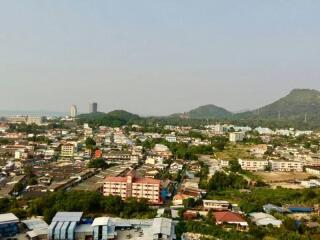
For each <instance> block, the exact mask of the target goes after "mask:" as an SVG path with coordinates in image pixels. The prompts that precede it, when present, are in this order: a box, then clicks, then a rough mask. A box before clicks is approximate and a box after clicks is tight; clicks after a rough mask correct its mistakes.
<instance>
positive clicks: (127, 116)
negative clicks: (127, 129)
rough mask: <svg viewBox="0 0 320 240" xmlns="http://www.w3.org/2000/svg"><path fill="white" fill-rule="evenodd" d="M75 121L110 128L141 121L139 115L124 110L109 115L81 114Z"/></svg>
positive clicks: (99, 113)
mask: <svg viewBox="0 0 320 240" xmlns="http://www.w3.org/2000/svg"><path fill="white" fill-rule="evenodd" d="M77 119H78V121H79V122H80V123H90V124H95V125H105V126H110V127H120V126H123V125H127V124H132V123H134V122H137V121H139V120H141V118H140V116H139V115H136V114H133V113H130V112H127V111H124V110H114V111H111V112H109V113H101V112H98V113H89V114H81V115H79V116H78V117H77Z"/></svg>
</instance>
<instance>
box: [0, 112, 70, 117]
mask: <svg viewBox="0 0 320 240" xmlns="http://www.w3.org/2000/svg"><path fill="white" fill-rule="evenodd" d="M18 115H28V116H39V117H40V116H41V117H64V116H67V115H68V113H67V112H51V111H40V110H39V111H27V110H26V111H10V110H0V117H9V116H18Z"/></svg>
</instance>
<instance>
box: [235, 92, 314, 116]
mask: <svg viewBox="0 0 320 240" xmlns="http://www.w3.org/2000/svg"><path fill="white" fill-rule="evenodd" d="M319 114H320V92H319V91H317V90H311V89H294V90H292V91H291V92H290V93H289V94H288V95H287V96H285V97H283V98H281V99H279V100H277V101H275V102H274V103H271V104H269V105H267V106H264V107H261V108H258V109H256V110H254V111H251V112H245V113H241V114H237V117H244V118H246V117H249V118H252V117H260V118H264V119H271V120H285V119H287V120H304V119H305V116H307V119H308V118H309V119H310V120H311V119H315V118H317V119H319V116H320V115H319Z"/></svg>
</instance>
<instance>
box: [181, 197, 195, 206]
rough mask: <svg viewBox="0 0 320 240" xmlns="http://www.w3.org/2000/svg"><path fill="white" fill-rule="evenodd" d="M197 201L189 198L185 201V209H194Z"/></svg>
mask: <svg viewBox="0 0 320 240" xmlns="http://www.w3.org/2000/svg"><path fill="white" fill-rule="evenodd" d="M195 203H196V201H195V200H194V198H187V199H184V200H183V206H184V208H193V207H194V206H195Z"/></svg>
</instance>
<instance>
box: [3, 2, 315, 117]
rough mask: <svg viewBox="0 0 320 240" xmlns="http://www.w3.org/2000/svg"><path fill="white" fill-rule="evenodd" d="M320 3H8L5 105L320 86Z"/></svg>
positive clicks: (146, 109)
mask: <svg viewBox="0 0 320 240" xmlns="http://www.w3.org/2000/svg"><path fill="white" fill-rule="evenodd" d="M319 12H320V1H318V0H313V1H312V0H305V1H301V0H286V1H285V0H261V1H256V0H242V1H239V0H233V1H231V0H220V1H215V0H153V1H150V0H134V1H133V0H100V1H97V0H90V1H88V0H68V1H62V0H60V1H59V0H51V1H49V0H42V1H36V0H28V1H21V0H19V1H18V0H6V1H5V0H0V109H1V110H46V111H65V112H66V111H68V110H69V108H70V106H71V105H72V104H76V105H77V107H78V110H79V111H80V112H86V111H88V102H92V101H96V102H98V104H99V111H106V112H108V111H111V110H114V109H124V110H127V111H130V112H133V113H138V114H141V115H166V114H171V113H175V112H185V111H188V110H190V109H193V108H195V107H198V106H200V105H205V104H216V105H218V106H222V107H225V108H226V109H228V110H231V111H238V110H243V109H254V108H257V107H260V106H263V105H266V104H268V103H271V102H273V101H274V100H276V99H278V98H280V97H282V96H284V95H286V94H288V93H289V92H290V91H291V90H292V89H293V88H312V89H317V90H320V67H319V66H320V27H319V24H320V14H319Z"/></svg>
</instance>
